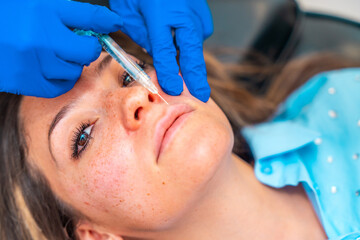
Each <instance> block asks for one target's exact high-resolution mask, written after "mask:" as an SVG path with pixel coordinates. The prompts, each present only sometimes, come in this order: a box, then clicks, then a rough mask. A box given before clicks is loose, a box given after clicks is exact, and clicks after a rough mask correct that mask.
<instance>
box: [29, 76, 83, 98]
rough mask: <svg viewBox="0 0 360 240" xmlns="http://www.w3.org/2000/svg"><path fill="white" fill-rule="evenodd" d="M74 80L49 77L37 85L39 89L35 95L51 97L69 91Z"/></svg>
mask: <svg viewBox="0 0 360 240" xmlns="http://www.w3.org/2000/svg"><path fill="white" fill-rule="evenodd" d="M75 83H76V81H74V82H73V81H66V80H62V79H51V80H46V81H44V82H43V83H42V84H41V85H40V86H39V87H40V91H37V92H36V97H44V98H53V97H58V96H60V95H62V94H64V93H66V92H68V91H70V90H71V89H72V88H73V87H74V85H75Z"/></svg>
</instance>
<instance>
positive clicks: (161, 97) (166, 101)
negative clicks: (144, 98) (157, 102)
mask: <svg viewBox="0 0 360 240" xmlns="http://www.w3.org/2000/svg"><path fill="white" fill-rule="evenodd" d="M157 95H158V96H159V97H160V98H161V99H162V100H163V101H164V102H165V103H166V104H167V105H169V103H168V102H167V101H165V99H164V98H163V97H162V96H161V95H160V94H159V93H158V94H157Z"/></svg>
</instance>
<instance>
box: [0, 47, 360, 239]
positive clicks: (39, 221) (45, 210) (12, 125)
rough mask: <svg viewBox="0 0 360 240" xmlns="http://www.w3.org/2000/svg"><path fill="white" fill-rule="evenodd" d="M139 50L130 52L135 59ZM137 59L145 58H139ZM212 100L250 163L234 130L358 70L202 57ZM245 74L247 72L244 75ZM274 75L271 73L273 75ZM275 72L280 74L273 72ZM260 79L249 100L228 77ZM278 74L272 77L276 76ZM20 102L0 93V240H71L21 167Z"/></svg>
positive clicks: (65, 216) (58, 206)
mask: <svg viewBox="0 0 360 240" xmlns="http://www.w3.org/2000/svg"><path fill="white" fill-rule="evenodd" d="M137 52H139V49H138V50H136V51H132V53H134V54H135V55H137V54H136V53H137ZM143 56H144V57H143V59H144V58H145V59H146V58H147V57H146V56H145V55H143ZM205 59H206V62H207V70H208V80H209V83H210V85H211V87H212V97H213V98H214V99H215V101H216V102H217V103H218V104H219V105H220V107H221V108H222V109H223V110H224V112H225V113H226V114H227V116H228V117H229V119H230V121H231V123H232V125H233V127H234V131H235V134H236V136H238V139H240V141H238V143H239V142H240V144H238V145H239V146H240V148H239V149H240V150H239V149H236V148H235V150H236V151H238V153H240V154H242V156H243V158H244V159H245V160H246V158H250V156H251V154H249V151H248V149H246V148H245V150H244V147H243V146H245V143H244V142H243V143H242V144H241V136H240V135H239V134H238V132H239V131H238V129H239V128H241V127H242V126H244V125H247V124H254V123H258V122H261V121H265V120H266V119H268V118H269V117H270V116H271V115H272V114H273V113H274V111H275V109H276V107H277V105H278V104H279V103H280V102H281V101H283V100H284V99H285V98H286V97H287V96H288V95H289V94H290V93H291V92H292V91H293V90H294V89H296V88H297V87H299V86H300V85H301V84H303V83H304V82H305V81H306V80H307V79H308V78H309V77H311V76H312V75H314V74H316V73H318V72H321V71H324V70H330V69H337V68H343V67H352V66H360V64H358V63H355V62H352V61H345V60H343V59H341V60H340V59H339V58H337V57H334V56H330V55H328V54H321V55H316V56H311V57H304V58H301V59H298V60H294V61H292V62H290V63H288V64H286V65H284V66H270V67H266V68H261V67H260V66H250V65H249V66H243V65H241V66H238V67H234V66H231V67H228V66H226V65H223V64H221V63H220V62H219V61H218V60H216V58H214V57H213V56H211V55H210V54H208V53H205ZM249 69H251V71H248V70H249ZM274 69H276V71H274ZM279 70H281V71H279ZM249 72H250V75H251V74H253V73H256V74H257V75H256V76H259V74H260V75H261V74H263V75H266V78H265V79H268V81H269V84H268V89H267V91H266V92H265V93H264V94H263V95H255V94H253V93H251V92H250V91H248V90H247V89H246V88H245V87H244V86H243V85H242V84H240V83H238V82H236V81H235V80H234V76H235V75H236V76H237V77H239V76H240V77H241V74H242V73H244V76H245V75H246V77H247V78H248V75H249ZM277 72H279V73H278V74H276V73H277ZM21 99H22V97H21V96H17V95H13V94H8V93H0V166H1V168H0V184H1V196H0V238H1V239H12V240H32V239H34V240H39V239H40V240H41V239H59V240H64V239H76V236H75V234H74V231H75V228H76V224H77V221H78V219H79V217H80V216H79V215H78V214H77V213H76V212H74V211H73V210H72V209H71V208H70V207H68V206H66V205H64V204H63V203H62V202H61V201H59V199H57V198H56V196H55V195H54V194H53V193H52V191H51V189H50V187H49V185H48V183H47V181H46V179H45V178H44V177H43V175H42V174H41V173H40V172H39V171H37V170H36V169H35V168H34V167H33V166H30V164H29V161H27V149H26V143H25V141H24V132H23V130H22V126H21V121H20V119H19V108H20V104H21Z"/></svg>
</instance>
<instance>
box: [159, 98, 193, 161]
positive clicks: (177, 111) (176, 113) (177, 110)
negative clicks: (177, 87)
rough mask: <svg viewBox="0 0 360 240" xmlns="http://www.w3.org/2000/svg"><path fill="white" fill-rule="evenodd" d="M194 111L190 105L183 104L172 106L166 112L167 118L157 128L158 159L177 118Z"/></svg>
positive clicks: (163, 118) (160, 121)
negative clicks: (166, 136) (165, 139)
mask: <svg viewBox="0 0 360 240" xmlns="http://www.w3.org/2000/svg"><path fill="white" fill-rule="evenodd" d="M192 111H194V108H192V107H191V106H190V105H188V104H183V103H182V104H176V105H172V106H170V107H169V108H168V110H167V111H166V112H165V116H164V117H162V118H161V119H160V120H159V121H158V123H157V124H156V128H155V144H156V153H157V158H158V157H159V151H160V147H161V144H162V141H163V139H164V136H165V133H166V131H167V130H168V129H169V128H170V127H171V126H172V125H173V123H174V122H175V121H176V119H177V118H179V117H180V116H182V115H184V114H186V113H189V112H192Z"/></svg>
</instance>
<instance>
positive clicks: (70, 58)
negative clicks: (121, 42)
mask: <svg viewBox="0 0 360 240" xmlns="http://www.w3.org/2000/svg"><path fill="white" fill-rule="evenodd" d="M0 23H1V29H2V35H3V37H2V38H1V39H0V50H1V55H0V71H1V73H2V76H1V79H0V91H6V92H11V93H17V94H23V95H30V96H38V97H56V96H58V95H61V94H63V93H65V92H67V91H69V90H70V89H71V88H72V87H73V86H74V84H75V82H76V80H77V79H78V78H79V77H80V75H81V72H82V68H83V66H84V65H88V64H90V63H91V62H92V61H94V60H96V59H97V58H98V56H99V55H100V52H101V45H100V44H99V42H98V40H97V39H96V38H95V37H88V36H78V35H77V34H75V33H73V32H72V31H71V30H70V29H69V28H79V29H85V30H93V31H96V32H100V33H109V32H114V31H117V30H118V29H119V28H120V26H121V24H122V21H121V19H120V17H119V16H118V15H117V14H115V13H113V12H111V11H110V10H109V9H107V8H106V7H101V6H95V5H91V4H88V3H79V2H71V1H67V0H51V1H48V0H11V1H4V2H3V3H2V4H1V8H0Z"/></svg>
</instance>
